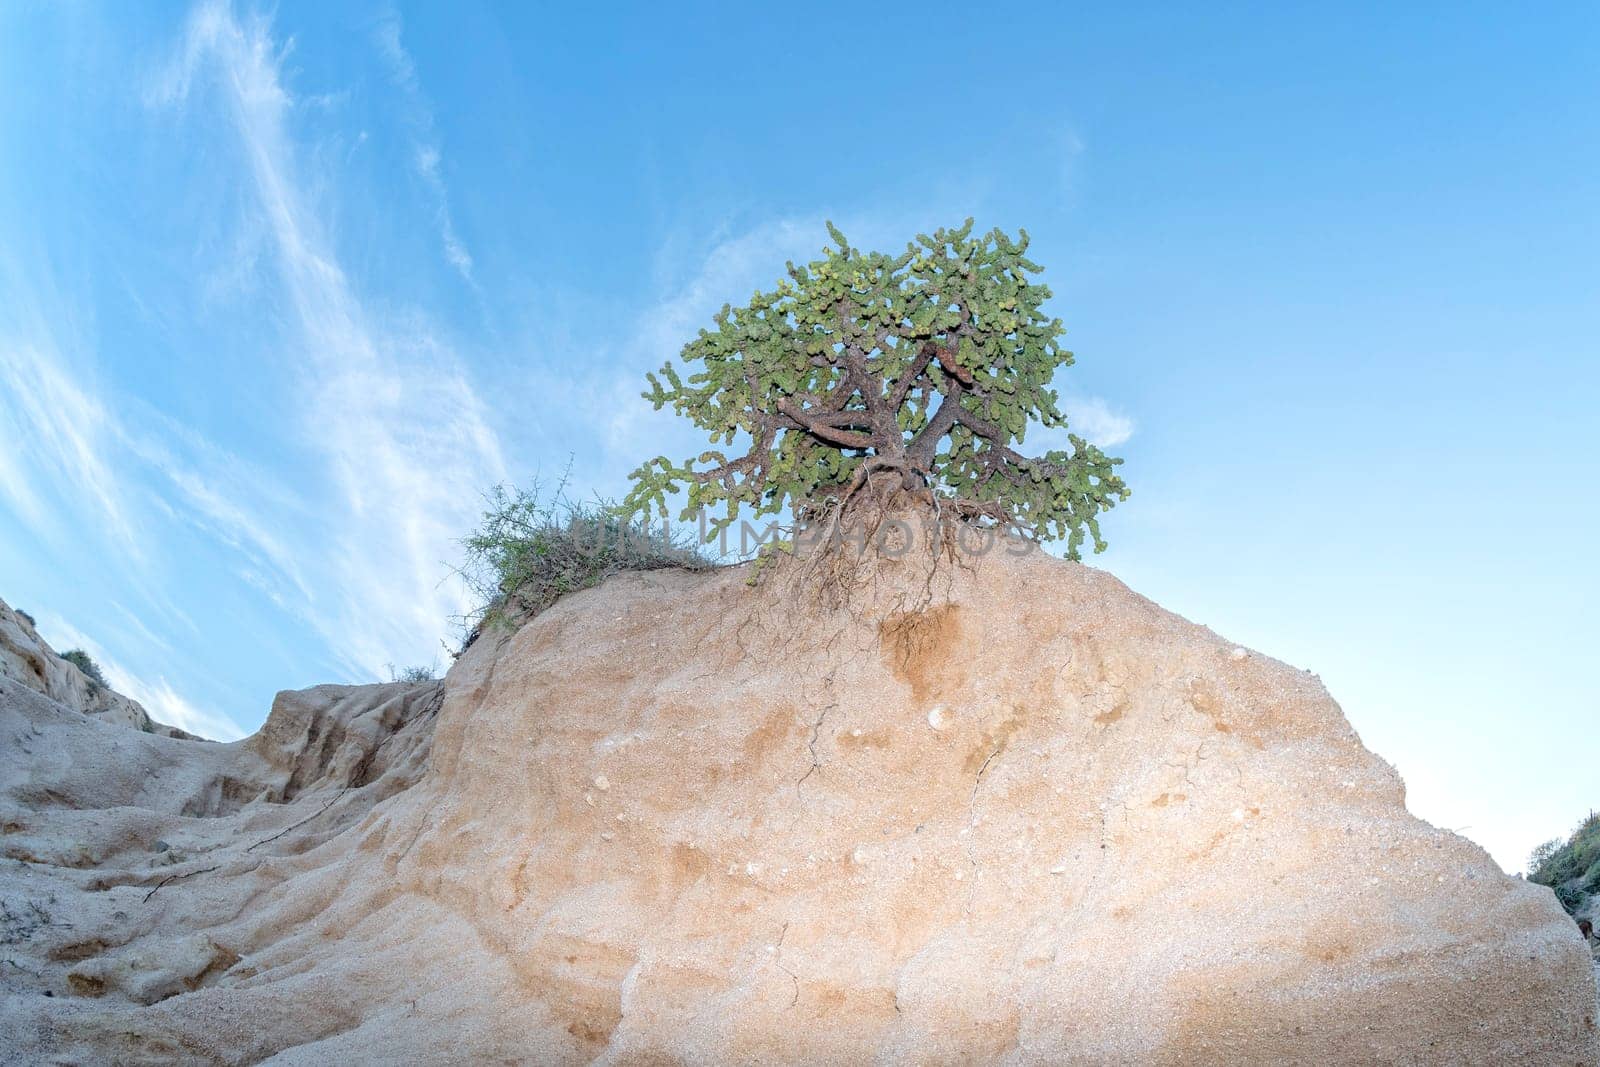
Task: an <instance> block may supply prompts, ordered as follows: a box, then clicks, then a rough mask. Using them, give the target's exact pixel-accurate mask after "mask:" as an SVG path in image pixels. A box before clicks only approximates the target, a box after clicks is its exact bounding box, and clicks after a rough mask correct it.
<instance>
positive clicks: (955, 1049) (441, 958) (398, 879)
mask: <svg viewBox="0 0 1600 1067" xmlns="http://www.w3.org/2000/svg"><path fill="white" fill-rule="evenodd" d="M744 579H745V575H744V573H743V572H741V571H719V572H712V573H709V574H686V573H680V572H659V573H654V574H650V575H625V576H622V577H619V578H615V579H612V580H611V581H609V582H608V583H607V584H606V585H604V586H603V587H601V588H599V589H596V590H591V591H588V592H584V593H580V594H576V595H573V596H570V597H568V598H566V599H564V600H563V601H561V602H560V603H558V604H557V605H556V606H555V607H554V608H552V609H551V610H549V611H547V612H545V613H544V614H542V615H541V616H539V617H538V618H536V619H534V620H533V621H531V622H529V623H528V624H527V625H525V626H523V627H521V628H520V629H519V630H517V631H516V632H514V633H511V632H491V633H490V634H488V635H486V636H485V637H484V638H482V639H480V640H479V641H478V642H477V643H476V644H474V645H473V646H472V647H471V648H470V649H468V651H467V652H466V653H465V655H464V656H463V657H462V658H461V659H460V660H459V661H458V662H457V663H456V665H455V667H454V668H453V669H452V671H451V672H450V674H449V677H448V679H447V680H446V681H445V682H443V683H438V684H423V685H415V686H407V685H403V684H392V685H380V686H366V687H360V688H350V687H338V686H323V687H318V688H315V689H311V690H306V691H303V692H297V693H285V694H282V695H280V696H279V698H278V700H277V702H276V703H275V704H274V707H273V710H272V715H271V717H270V719H269V721H268V723H267V725H266V727H265V728H264V729H263V731H262V732H261V733H260V734H258V735H256V736H255V737H252V738H250V739H248V740H246V741H242V742H238V743H236V744H232V745H213V744H206V743H200V742H193V741H185V740H180V739H172V738H167V737H162V736H155V735H151V734H146V733H140V732H136V731H132V730H127V729H125V728H121V727H117V726H114V725H112V724H109V723H105V722H100V721H96V720H94V719H93V718H86V717H85V716H84V715H82V714H80V713H79V712H78V711H75V710H73V709H71V708H69V707H66V706H63V705H62V704H61V703H60V702H58V701H57V700H53V699H51V698H50V697H49V696H47V695H46V694H44V693H41V692H36V691H34V690H33V689H31V688H28V687H25V686H23V685H21V684H19V683H18V682H16V681H15V680H0V738H3V741H4V755H3V757H0V760H3V761H0V786H3V794H0V802H3V812H0V822H3V829H4V837H3V845H4V855H5V857H6V859H5V860H4V861H0V891H3V897H4V900H5V906H6V912H5V916H4V922H5V924H6V925H5V929H4V934H3V936H4V940H5V942H6V943H5V945H4V947H3V958H4V960H5V962H4V963H0V988H3V989H4V992H5V996H4V1000H3V1001H0V1029H3V1030H4V1031H5V1032H6V1033H7V1034H8V1035H10V1037H9V1038H8V1040H9V1041H10V1046H9V1053H8V1054H9V1055H11V1056H12V1057H13V1058H15V1059H19V1060H27V1061H43V1062H53V1061H59V1062H82V1061H90V1060H115V1061H117V1062H120V1063H137V1062H170V1061H185V1062H203V1063H255V1062H260V1061H263V1060H271V1061H272V1062H274V1063H282V1064H289V1063H330V1062H374V1063H375V1062H400V1061H408V1062H418V1061H423V1062H462V1061H467V1060H475V1059H482V1060H486V1061H489V1062H527V1063H587V1062H600V1063H617V1064H624V1063H627V1064H634V1063H683V1064H718V1063H855V1062H878V1063H1013V1064H1024V1063H1038V1064H1046V1063H1050V1064H1056V1063H1067V1062H1075V1063H1158V1064H1161V1063H1166V1064H1192V1063H1274V1064H1276V1063H1372V1062H1390V1063H1439V1064H1446V1063H1450V1064H1459V1063H1485V1064H1487V1063H1513V1062H1517V1063H1523V1062H1527V1063H1576V1064H1582V1063H1593V1062H1594V1061H1595V1059H1596V1031H1595V1019H1594V999H1593V992H1592V989H1590V988H1589V987H1590V985H1591V984H1592V978H1591V976H1590V967H1589V956H1588V953H1587V951H1586V950H1585V949H1584V947H1583V945H1582V943H1581V941H1580V940H1579V938H1578V936H1577V933H1576V931H1575V929H1574V927H1573V924H1572V923H1571V922H1570V921H1569V920H1568V919H1567V918H1566V916H1565V915H1563V914H1562V912H1561V910H1560V908H1559V907H1558V906H1557V905H1556V903H1555V901H1554V898H1553V897H1552V896H1551V894H1550V893H1549V892H1548V891H1547V890H1544V889H1541V888H1539V887H1535V886H1531V885H1528V884H1525V883H1523V882H1520V881H1518V880H1515V879H1511V878H1508V877H1506V876H1505V875H1503V874H1502V873H1501V872H1500V871H1499V869H1498V868H1497V867H1496V865H1495V864H1494V863H1493V861H1492V860H1491V859H1490V858H1489V857H1488V856H1487V855H1486V854H1485V853H1484V852H1483V851H1482V850H1481V849H1479V848H1478V847H1477V846H1475V845H1473V844H1471V843H1470V842H1468V841H1465V840H1463V839H1461V838H1459V837H1456V836H1454V835H1452V834H1449V833H1446V832H1444V831H1441V830H1438V829H1435V828H1433V827H1431V826H1428V825H1426V824H1424V823H1422V822H1420V821H1419V820H1417V819H1415V818H1413V817H1412V816H1411V815H1409V814H1408V813H1407V812H1406V810H1405V807H1404V803H1403V787H1402V785H1401V782H1400V780H1399V778H1398V777H1397V775H1396V774H1395V772H1394V771H1393V770H1392V769H1391V768H1390V767H1389V766H1388V765H1387V764H1385V763H1384V762H1383V761H1382V760H1380V759H1378V758H1376V757H1375V756H1373V755H1372V754H1371V753H1369V752H1367V751H1366V750H1365V749H1364V748H1362V746H1361V744H1360V742H1359V740H1358V739H1357V737H1356V736H1355V734H1354V733H1353V732H1352V731H1351V729H1350V727H1349V725H1348V724H1347V723H1346V721H1345V719H1344V716H1343V715H1342V713H1341V712H1340V710H1339V708H1338V707H1337V705H1335V704H1334V702H1333V701H1332V700H1331V699H1330V697H1329V696H1328V694H1327V693H1326V692H1325V691H1324V689H1323V688H1322V686H1321V685H1320V683H1319V682H1318V681H1317V680H1316V679H1315V678H1314V677H1313V676H1311V675H1308V674H1306V673H1304V672H1302V671H1299V670H1296V669H1294V668H1292V667H1289V666H1287V665H1285V664H1282V663H1279V662H1277V661H1275V660H1272V659H1269V658H1267V657H1265V656H1262V655H1259V654H1257V653H1253V652H1245V651H1244V650H1241V649H1236V648H1234V647H1233V646H1232V645H1231V644H1230V643H1229V642H1227V641H1225V640H1223V639H1221V638H1219V637H1218V636H1216V635H1215V634H1213V633H1211V632H1210V631H1209V630H1206V629H1204V628H1202V627H1198V626H1195V625H1193V624H1191V623H1188V622H1186V621H1185V620H1183V619H1181V618H1178V617H1176V616H1173V615H1171V614H1169V613H1167V612H1165V611H1163V610H1161V609H1160V608H1159V607H1157V606H1156V605H1154V604H1152V603H1151V602H1149V601H1147V600H1145V599H1143V598H1141V597H1139V596H1137V595H1136V594H1134V593H1132V592H1130V591H1129V590H1128V589H1127V588H1126V587H1124V586H1123V585H1122V584H1121V583H1119V582H1117V581H1116V580H1115V579H1113V578H1111V577H1109V576H1108V575H1106V574H1104V573H1101V572H1098V571H1095V570H1092V569H1089V568H1086V567H1081V566H1077V565H1072V564H1066V563H1062V562H1059V561H1057V560H1054V559H1050V558H1049V557H1046V556H1044V555H1042V554H1033V555H1029V556H1024V557H1021V558H1011V557H1006V556H1003V555H996V556H992V557H988V558H984V559H980V560H973V561H968V562H967V563H966V564H965V565H963V566H959V567H947V568H946V569H945V570H944V571H943V572H942V574H941V577H940V579H939V580H938V582H936V583H935V585H934V587H933V588H932V589H931V590H929V589H928V587H926V586H925V585H924V584H923V583H922V582H921V581H920V580H919V579H915V578H914V577H913V576H911V575H909V574H906V575H899V574H897V572H896V570H895V568H894V566H892V565H886V569H885V571H884V572H883V573H881V574H879V575H878V576H877V579H876V580H875V581H874V582H872V583H869V585H868V586H867V587H866V588H865V589H863V591H861V592H860V594H859V595H858V597H857V598H856V599H855V600H854V601H853V602H852V603H851V604H849V605H847V606H844V607H839V608H835V609H828V608H825V607H823V606H821V605H820V604H816V603H811V602H808V601H805V600H803V599H796V598H795V596H794V595H793V590H787V591H785V589H784V588H783V583H781V582H777V581H774V582H768V583H764V584H763V585H762V586H761V587H758V588H755V589H752V588H749V587H748V586H746V585H745V580H744ZM796 612H799V613H800V616H799V618H798V619H797V618H796V615H795V613H796ZM1575 991H1576V993H1575ZM47 993H48V994H52V995H46V994H47Z"/></svg>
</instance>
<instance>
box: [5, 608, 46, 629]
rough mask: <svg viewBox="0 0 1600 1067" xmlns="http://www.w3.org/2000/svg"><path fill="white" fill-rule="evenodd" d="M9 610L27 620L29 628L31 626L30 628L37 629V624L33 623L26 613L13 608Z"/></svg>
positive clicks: (31, 617)
mask: <svg viewBox="0 0 1600 1067" xmlns="http://www.w3.org/2000/svg"><path fill="white" fill-rule="evenodd" d="M11 610H13V611H15V612H16V613H17V614H18V615H21V616H22V617H23V618H24V619H27V620H28V625H29V626H32V627H35V628H37V627H38V625H39V624H38V623H36V622H34V621H33V616H32V615H29V614H28V613H27V612H26V611H23V610H22V609H21V608H13V609H11Z"/></svg>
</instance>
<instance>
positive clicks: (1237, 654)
mask: <svg viewBox="0 0 1600 1067" xmlns="http://www.w3.org/2000/svg"><path fill="white" fill-rule="evenodd" d="M1249 655H1250V653H1249V652H1248V651H1247V650H1245V649H1242V648H1235V649H1234V650H1233V651H1232V652H1229V653H1228V658H1229V659H1231V660H1233V661H1235V662H1237V661H1239V660H1242V659H1244V658H1245V657H1247V656H1249Z"/></svg>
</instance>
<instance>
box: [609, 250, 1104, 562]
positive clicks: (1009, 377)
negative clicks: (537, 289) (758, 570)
mask: <svg viewBox="0 0 1600 1067" xmlns="http://www.w3.org/2000/svg"><path fill="white" fill-rule="evenodd" d="M828 232H829V233H830V234H831V235H832V237H833V241H834V247H831V248H825V249H824V250H823V258H822V259H819V260H817V261H815V262H813V263H810V264H807V265H806V266H803V267H797V266H795V265H794V264H793V263H791V264H789V269H788V277H787V278H785V279H783V280H782V281H780V282H779V283H778V286H777V288H776V289H773V290H772V291H770V292H758V293H756V294H755V296H754V297H753V298H752V299H751V300H750V302H749V304H747V305H746V306H744V307H740V308H733V307H731V306H725V307H724V308H723V309H722V311H721V312H720V313H718V314H717V316H716V318H715V324H716V328H715V329H714V330H701V331H700V335H699V336H698V337H696V338H695V339H694V340H692V341H690V342H689V343H688V344H686V345H685V346H684V348H683V352H682V359H683V361H684V362H685V363H688V364H690V365H691V366H693V367H694V368H695V369H694V371H693V373H691V374H689V375H688V376H687V377H686V378H685V377H681V376H680V375H679V373H678V371H677V370H676V369H675V368H674V367H673V366H671V365H670V364H669V365H667V366H665V367H662V368H661V372H660V376H659V377H658V376H657V375H655V374H651V375H650V376H649V379H650V391H649V392H647V393H645V394H644V395H645V398H646V399H648V400H650V401H652V402H654V404H655V406H656V407H657V409H659V408H661V407H662V406H664V405H666V404H671V405H672V407H673V408H674V410H676V411H677V412H678V413H679V414H681V415H687V416H688V417H689V418H690V419H692V420H693V421H694V423H695V424H696V425H698V426H700V427H702V428H703V429H705V430H707V431H708V432H709V433H710V436H711V440H712V444H714V445H717V444H721V445H724V446H732V445H734V444H735V443H736V442H737V443H738V445H739V447H742V448H745V447H746V446H747V448H746V451H745V452H744V453H743V454H742V455H739V456H737V457H736V458H731V459H730V458H729V457H728V455H727V454H726V453H725V452H723V451H718V450H712V451H708V452H705V453H704V454H702V455H701V456H700V457H699V458H698V459H697V460H689V461H685V462H683V463H674V462H672V461H671V460H669V459H667V458H666V457H660V458H657V459H654V460H651V461H650V462H648V463H646V464H644V465H643V466H641V467H640V468H639V469H638V470H636V471H634V473H633V475H632V479H633V488H632V491H631V492H630V493H629V495H628V497H627V500H626V501H625V506H626V507H627V508H629V509H630V510H632V511H635V512H648V511H651V510H655V511H657V512H658V513H659V514H660V515H662V516H663V517H664V516H666V515H667V512H668V509H667V494H669V493H673V492H676V491H678V490H679V489H682V488H686V489H687V498H686V506H685V508H684V512H683V517H684V518H685V519H687V518H689V517H691V516H692V515H693V514H694V513H695V512H697V511H698V510H699V509H700V508H702V507H706V508H710V507H712V506H715V505H718V504H721V505H723V514H721V515H720V516H719V517H718V518H717V519H716V522H715V525H714V527H713V528H714V529H721V528H724V527H726V525H727V524H729V523H731V522H732V521H733V520H734V519H735V517H736V516H737V514H738V510H739V508H740V507H741V506H744V507H748V508H750V509H751V511H752V512H753V513H754V514H755V515H757V516H759V515H767V514H776V513H778V512H780V511H781V510H782V509H784V508H785V507H789V506H802V507H809V508H811V509H813V510H816V509H820V508H826V507H830V506H849V505H850V504H851V502H852V501H855V500H857V499H859V498H861V496H862V495H863V494H864V493H865V494H866V495H868V496H881V495H882V494H883V493H885V492H893V491H896V490H908V491H911V492H913V493H915V494H918V495H920V496H922V497H923V498H924V499H927V500H929V501H931V502H937V503H938V504H939V506H940V507H941V508H942V509H945V510H947V511H949V512H950V513H952V514H955V515H959V516H961V517H963V518H966V519H970V520H974V521H980V522H983V521H994V522H1004V523H1013V524H1016V525H1017V526H1019V527H1021V528H1022V529H1023V530H1025V531H1027V532H1028V533H1030V534H1031V535H1033V536H1036V537H1041V538H1063V537H1064V538H1066V539H1067V552H1068V555H1069V556H1070V557H1072V558H1074V559H1076V558H1077V557H1078V549H1079V546H1080V545H1081V544H1082V542H1083V540H1084V535H1085V532H1086V531H1087V533H1088V534H1089V535H1090V536H1092V538H1093V541H1094V547H1095V550H1096V551H1100V550H1102V549H1103V548H1104V547H1105V543H1104V541H1103V540H1102V539H1101V536H1100V527H1099V522H1098V518H1097V517H1098V515H1099V513H1100V512H1101V511H1102V510H1105V509H1107V508H1110V507H1111V506H1113V505H1114V504H1115V503H1116V502H1117V501H1118V500H1122V499H1125V498H1126V497H1127V495H1128V489H1127V486H1126V485H1125V484H1124V483H1123V481H1122V479H1121V478H1120V477H1118V476H1117V474H1116V470H1115V468H1116V467H1117V465H1118V464H1120V463H1121V462H1122V461H1121V460H1120V459H1113V458H1111V457H1108V456H1107V455H1105V453H1103V452H1102V451H1101V450H1100V449H1099V448H1097V447H1095V446H1094V445H1092V444H1089V443H1088V442H1086V441H1084V440H1083V439H1082V438H1081V437H1079V436H1077V435H1076V434H1070V433H1069V435H1068V441H1069V442H1070V444H1071V448H1070V450H1054V451H1049V452H1046V453H1044V454H1043V455H1038V456H1029V455H1025V454H1023V453H1022V452H1020V451H1018V447H1019V446H1020V445H1021V444H1022V441H1023V438H1024V435H1025V434H1026V432H1027V430H1028V428H1029V427H1030V426H1033V425H1037V426H1044V427H1066V425H1067V420H1066V416H1064V415H1063V414H1062V412H1061V410H1060V408H1059V407H1058V405H1057V397H1056V394H1055V392H1054V391H1053V390H1052V389H1051V387H1050V383H1051V380H1052V378H1053V377H1054V375H1055V373H1056V371H1057V369H1058V368H1060V367H1063V366H1067V365H1069V364H1071V363H1072V353H1071V352H1068V351H1067V350H1066V349H1064V348H1062V347H1061V346H1060V344H1059V340H1060V338H1061V335H1062V333H1063V331H1062V327H1061V321H1060V320H1059V319H1055V318H1052V317H1050V316H1049V315H1047V314H1046V313H1045V312H1044V311H1043V310H1042V305H1043V304H1044V302H1045V301H1046V300H1047V299H1048V298H1049V296H1050V290H1049V289H1047V288H1046V287H1045V286H1043V285H1041V284H1039V283H1037V282H1035V281H1032V280H1031V276H1032V275H1035V274H1037V273H1038V272H1039V271H1040V269H1041V268H1040V267H1039V266H1037V265H1036V264H1034V263H1032V262H1030V261H1029V260H1028V259H1027V258H1026V255H1025V253H1026V251H1027V246H1028V237H1027V233H1026V231H1024V232H1023V233H1022V234H1021V236H1020V239H1018V240H1012V239H1011V238H1010V237H1008V236H1007V235H1006V234H1004V233H1002V232H1001V231H999V230H994V231H992V232H990V233H988V234H984V235H982V236H979V237H974V236H973V235H972V220H970V219H968V220H967V222H966V224H965V225H963V226H961V227H960V228H959V229H955V230H939V231H938V232H936V233H934V234H933V235H932V236H927V235H920V236H918V238H917V240H916V242H915V243H913V244H910V245H908V246H907V247H906V250H905V251H904V252H902V253H900V254H899V255H887V254H884V253H880V252H862V251H861V250H859V249H856V248H852V247H850V244H849V242H848V241H846V240H845V238H844V235H843V234H841V233H840V232H839V231H838V230H837V229H835V228H834V227H833V225H832V224H831V223H830V224H829V226H828Z"/></svg>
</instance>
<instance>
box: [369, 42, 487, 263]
mask: <svg viewBox="0 0 1600 1067" xmlns="http://www.w3.org/2000/svg"><path fill="white" fill-rule="evenodd" d="M403 28H404V27H403V24H402V22H401V20H400V15H399V14H398V13H397V12H395V11H393V10H390V11H386V12H384V14H383V15H382V16H381V17H380V18H379V19H378V24H377V26H376V28H375V29H374V30H373V34H372V39H373V43H374V44H376V45H377V48H378V54H379V55H380V56H382V57H383V60H384V62H385V63H386V64H388V67H389V76H390V79H391V80H392V81H393V82H394V84H395V86H396V88H398V89H399V90H400V93H401V95H402V96H403V97H404V103H405V105H406V124H407V126H408V127H409V128H410V131H411V166H412V169H413V170H414V171H416V174H417V177H418V178H419V179H420V180H421V181H422V184H423V187H424V188H425V189H427V191H428V196H429V198H430V199H431V200H432V201H433V216H434V225H435V226H436V227H437V229H438V231H439V242H440V244H441V245H442V246H443V247H444V258H445V260H446V261H447V262H448V263H449V264H450V266H452V267H454V268H455V270H456V272H457V273H459V274H460V275H461V277H462V278H464V279H466V280H467V281H468V282H471V281H472V280H473V279H472V254H471V253H470V252H468V251H467V246H466V244H465V243H464V242H463V241H462V240H461V235H460V234H459V233H457V232H456V223H455V217H454V216H453V215H452V214H451V212H450V193H449V190H448V189H446V188H445V182H444V176H443V174H442V173H441V172H440V169H439V162H440V156H439V139H438V134H437V132H436V129H435V125H434V118H433V106H432V105H431V104H429V103H428V98H427V97H426V96H425V95H424V94H423V92H422V84H421V82H420V81H419V80H418V79H417V65H416V63H415V62H414V61H413V60H412V58H411V53H410V52H407V51H406V48H405V45H404V44H403V43H402V42H401V40H400V37H401V32H402V30H403Z"/></svg>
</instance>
